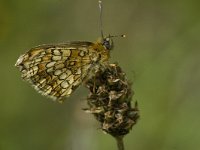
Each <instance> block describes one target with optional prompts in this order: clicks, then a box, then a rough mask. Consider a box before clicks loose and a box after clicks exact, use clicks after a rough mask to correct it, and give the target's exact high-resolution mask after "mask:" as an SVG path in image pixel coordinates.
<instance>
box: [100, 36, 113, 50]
mask: <svg viewBox="0 0 200 150" xmlns="http://www.w3.org/2000/svg"><path fill="white" fill-rule="evenodd" d="M102 44H103V45H104V46H105V47H106V49H108V50H111V49H112V48H113V41H112V39H111V38H109V37H106V38H104V39H103V43H102Z"/></svg>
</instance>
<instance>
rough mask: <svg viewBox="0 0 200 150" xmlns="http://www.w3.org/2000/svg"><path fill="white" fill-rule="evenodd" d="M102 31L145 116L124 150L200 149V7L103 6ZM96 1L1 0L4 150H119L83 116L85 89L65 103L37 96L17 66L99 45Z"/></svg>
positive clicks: (133, 1)
mask: <svg viewBox="0 0 200 150" xmlns="http://www.w3.org/2000/svg"><path fill="white" fill-rule="evenodd" d="M103 5H104V8H103V28H104V32H105V33H106V34H112V35H117V34H126V35H127V38H115V39H114V42H115V49H114V50H113V51H112V54H111V55H112V58H111V62H118V63H119V64H120V66H121V67H122V68H123V70H124V71H125V72H126V73H127V76H128V78H129V80H130V81H133V82H134V84H133V89H134V91H135V95H134V100H137V101H138V103H139V109H140V115H141V118H140V120H139V122H138V123H137V125H136V126H134V127H133V130H132V131H131V132H130V134H128V135H127V136H126V137H125V147H126V150H147V149H148V150H199V148H200V130H199V127H200V117H199V115H200V67H199V66H200V65H199V64H200V7H199V6H200V3H199V1H197V0H190V1H188V0H182V1H178V0H168V1H158V0H157V1H156V0H152V1H148V0H144V1H140V0H123V1H122V0H110V1H106V0H104V1H103ZM99 36H100V33H99V9H98V1H97V0H84V1H83V0H74V1H73V0H34V1H30V0H29V1H27V0H17V1H16V0H9V1H8V0H0V68H1V70H0V95H1V97H0V150H36V149H37V150H114V149H116V143H115V140H114V139H113V138H112V137H111V136H109V135H106V134H104V133H102V132H101V131H100V130H99V129H98V128H99V126H98V123H97V122H96V120H95V119H94V118H93V116H92V115H90V114H86V113H85V112H83V110H82V108H85V107H86V106H87V105H86V102H85V97H86V96H87V90H86V89H84V88H83V87H80V88H79V89H78V90H77V91H76V92H75V93H74V94H73V95H72V96H71V97H70V98H68V99H67V100H66V101H65V103H64V104H59V103H56V102H53V101H51V100H49V99H48V98H46V97H43V96H41V95H40V94H38V93H37V92H36V91H35V90H34V89H33V88H32V87H31V86H30V85H29V84H27V83H26V82H24V81H22V79H21V78H20V72H19V71H18V70H17V68H15V67H14V64H15V62H16V60H17V58H18V57H19V55H20V54H22V53H24V52H25V51H27V50H28V49H29V48H31V47H34V46H37V45H40V44H44V43H46V44H49V43H63V42H65V41H74V40H86V41H95V40H96V39H97V38H98V37H99Z"/></svg>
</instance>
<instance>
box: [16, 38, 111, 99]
mask: <svg viewBox="0 0 200 150" xmlns="http://www.w3.org/2000/svg"><path fill="white" fill-rule="evenodd" d="M112 47H113V44H112V39H111V38H110V37H106V38H103V39H102V40H100V41H97V42H94V43H92V42H85V41H83V42H81V41H74V42H67V43H64V44H55V45H40V46H37V47H34V48H32V49H30V50H29V51H27V52H26V53H25V54H23V55H21V56H20V57H19V59H18V60H17V62H16V64H15V66H16V67H18V68H19V70H20V72H21V77H22V78H23V79H24V80H26V81H28V82H29V83H31V85H33V86H34V88H35V89H36V90H37V91H39V93H41V94H43V95H45V96H48V97H50V98H52V99H54V100H58V101H61V102H62V101H63V99H64V97H68V96H70V95H71V93H72V92H73V91H74V90H75V89H76V88H77V87H78V86H79V85H80V84H81V83H82V81H84V80H85V79H86V78H87V77H88V76H90V74H91V73H92V72H93V71H94V70H95V69H97V68H98V66H101V65H104V64H106V63H107V62H108V59H109V53H110V50H111V49H112Z"/></svg>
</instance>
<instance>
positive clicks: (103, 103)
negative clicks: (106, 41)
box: [85, 64, 139, 137]
mask: <svg viewBox="0 0 200 150" xmlns="http://www.w3.org/2000/svg"><path fill="white" fill-rule="evenodd" d="M85 84H86V87H87V88H88V89H89V90H90V93H89V95H88V97H87V102H88V105H89V108H88V109H85V111H86V112H89V113H92V114H93V115H94V116H95V118H96V119H97V120H98V121H99V122H100V125H101V129H102V130H103V131H105V132H106V133H109V134H110V135H112V136H114V137H119V136H124V135H126V134H127V133H129V131H130V129H131V128H132V126H133V125H134V124H135V123H136V121H137V120H138V118H139V114H138V107H137V102H136V103H135V106H134V107H133V108H132V106H131V100H132V96H133V91H132V90H131V84H130V83H129V82H128V81H127V79H126V75H125V73H124V72H123V71H122V70H121V68H120V67H119V66H118V65H117V64H109V65H107V66H105V68H104V69H99V71H98V72H96V73H95V75H94V76H93V77H92V78H90V79H89V80H87V81H86V83H85Z"/></svg>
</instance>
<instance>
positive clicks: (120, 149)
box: [115, 136, 125, 150]
mask: <svg viewBox="0 0 200 150" xmlns="http://www.w3.org/2000/svg"><path fill="white" fill-rule="evenodd" d="M115 139H116V141H117V147H118V150H125V149H124V142H123V136H118V137H115Z"/></svg>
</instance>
